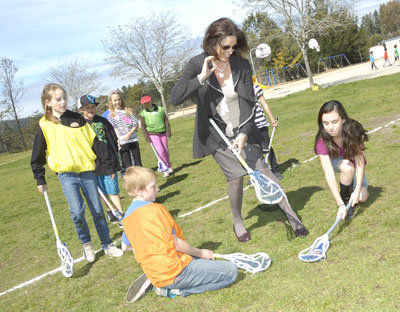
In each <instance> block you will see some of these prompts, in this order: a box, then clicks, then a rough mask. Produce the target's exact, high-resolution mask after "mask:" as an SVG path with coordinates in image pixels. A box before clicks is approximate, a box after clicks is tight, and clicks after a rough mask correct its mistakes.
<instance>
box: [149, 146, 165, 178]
mask: <svg viewBox="0 0 400 312" xmlns="http://www.w3.org/2000/svg"><path fill="white" fill-rule="evenodd" d="M150 146H151V148H152V150H153V152H154V154H155V155H156V157H157V171H158V172H166V171H168V167H167V166H166V165H165V164H164V162H163V161H162V160H161V158H160V156H159V155H158V153H157V151H156V149H155V148H154V145H153V143H150Z"/></svg>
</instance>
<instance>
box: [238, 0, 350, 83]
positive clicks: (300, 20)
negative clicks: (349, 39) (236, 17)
mask: <svg viewBox="0 0 400 312" xmlns="http://www.w3.org/2000/svg"><path fill="white" fill-rule="evenodd" d="M242 1H243V7H247V8H249V7H250V8H251V9H253V10H255V11H266V12H268V13H269V15H270V16H272V17H275V18H276V20H277V22H278V25H282V26H281V27H282V28H284V29H283V30H284V32H282V34H287V35H289V36H290V37H292V38H293V39H294V40H295V42H296V44H297V45H298V47H299V48H300V50H301V52H302V54H303V59H304V64H305V66H306V72H307V77H308V80H309V82H310V86H312V85H314V80H313V77H312V71H311V67H310V64H309V61H308V54H307V44H308V41H309V40H310V39H311V38H312V37H314V36H318V35H324V34H326V32H327V31H328V30H330V29H333V28H335V27H337V26H344V23H346V22H347V21H349V20H350V19H348V18H346V17H348V15H349V13H350V12H351V10H352V7H354V3H355V2H356V1H352V0H302V1H300V0H242ZM276 34H279V33H276Z"/></svg>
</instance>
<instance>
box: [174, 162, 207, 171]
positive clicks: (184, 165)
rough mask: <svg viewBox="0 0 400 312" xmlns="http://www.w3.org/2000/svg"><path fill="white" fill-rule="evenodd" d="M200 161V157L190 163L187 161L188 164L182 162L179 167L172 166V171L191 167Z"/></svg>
mask: <svg viewBox="0 0 400 312" xmlns="http://www.w3.org/2000/svg"><path fill="white" fill-rule="evenodd" d="M202 161H203V160H202V159H200V160H196V161H193V162H191V163H188V164H182V165H181V166H180V167H177V168H174V172H175V173H176V172H179V171H181V170H182V169H184V168H187V167H191V166H196V165H197V164H199V163H201V162H202Z"/></svg>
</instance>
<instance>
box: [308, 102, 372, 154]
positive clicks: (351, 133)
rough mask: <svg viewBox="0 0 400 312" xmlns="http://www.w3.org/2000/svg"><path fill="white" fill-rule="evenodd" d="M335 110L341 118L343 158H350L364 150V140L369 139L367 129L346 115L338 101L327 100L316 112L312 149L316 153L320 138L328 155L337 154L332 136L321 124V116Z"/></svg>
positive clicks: (337, 150)
mask: <svg viewBox="0 0 400 312" xmlns="http://www.w3.org/2000/svg"><path fill="white" fill-rule="evenodd" d="M332 111H336V112H337V113H338V114H339V116H340V117H341V118H342V119H343V121H344V123H343V126H342V140H343V148H344V158H346V159H352V158H353V157H354V156H356V155H359V154H361V153H362V151H363V150H365V146H364V142H365V141H368V140H369V136H368V134H367V131H366V130H365V129H364V128H363V126H362V125H361V124H360V123H359V122H358V121H357V120H354V119H351V118H349V117H348V116H347V113H346V110H345V109H344V107H343V105H342V104H341V103H340V102H339V101H329V102H326V103H324V105H322V107H321V108H320V110H319V113H318V133H317V135H316V137H315V145H314V150H315V153H317V150H316V145H317V142H318V140H319V139H320V138H322V140H323V142H324V144H325V146H326V148H327V149H328V151H329V155H330V156H331V157H333V158H335V157H337V156H339V147H338V146H337V144H336V143H335V142H334V140H333V138H332V136H330V135H329V133H327V132H326V131H325V128H324V125H323V124H322V116H323V115H324V114H326V113H330V112H332Z"/></svg>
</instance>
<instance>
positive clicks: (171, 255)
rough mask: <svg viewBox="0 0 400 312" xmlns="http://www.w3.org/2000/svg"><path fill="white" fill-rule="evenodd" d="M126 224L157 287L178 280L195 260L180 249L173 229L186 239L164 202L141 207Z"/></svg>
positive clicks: (125, 226)
mask: <svg viewBox="0 0 400 312" xmlns="http://www.w3.org/2000/svg"><path fill="white" fill-rule="evenodd" d="M122 223H123V225H124V232H125V234H126V236H127V237H128V240H129V242H130V243H131V245H132V247H133V249H134V250H135V256H136V260H137V262H138V263H140V265H141V266H142V269H143V272H144V273H145V274H146V276H147V278H148V279H149V280H150V282H151V283H152V284H153V286H155V287H165V286H167V285H170V284H172V283H174V279H175V277H176V276H177V275H179V274H180V273H181V272H182V270H183V269H184V268H185V267H186V266H187V265H188V264H189V263H190V261H192V259H193V257H192V256H190V255H187V254H183V253H180V252H178V251H177V250H176V248H175V244H174V237H173V230H174V231H175V233H176V235H177V236H178V237H179V238H180V239H182V240H184V237H183V234H182V230H181V228H180V227H179V226H178V224H177V223H176V222H175V220H174V218H173V217H172V216H171V214H170V213H169V211H168V210H167V209H166V208H165V207H164V206H163V205H161V204H156V203H151V204H147V205H144V206H142V207H140V208H137V209H136V210H134V211H133V212H132V213H131V214H130V215H128V216H126V217H125V218H124V220H123V221H122Z"/></svg>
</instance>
